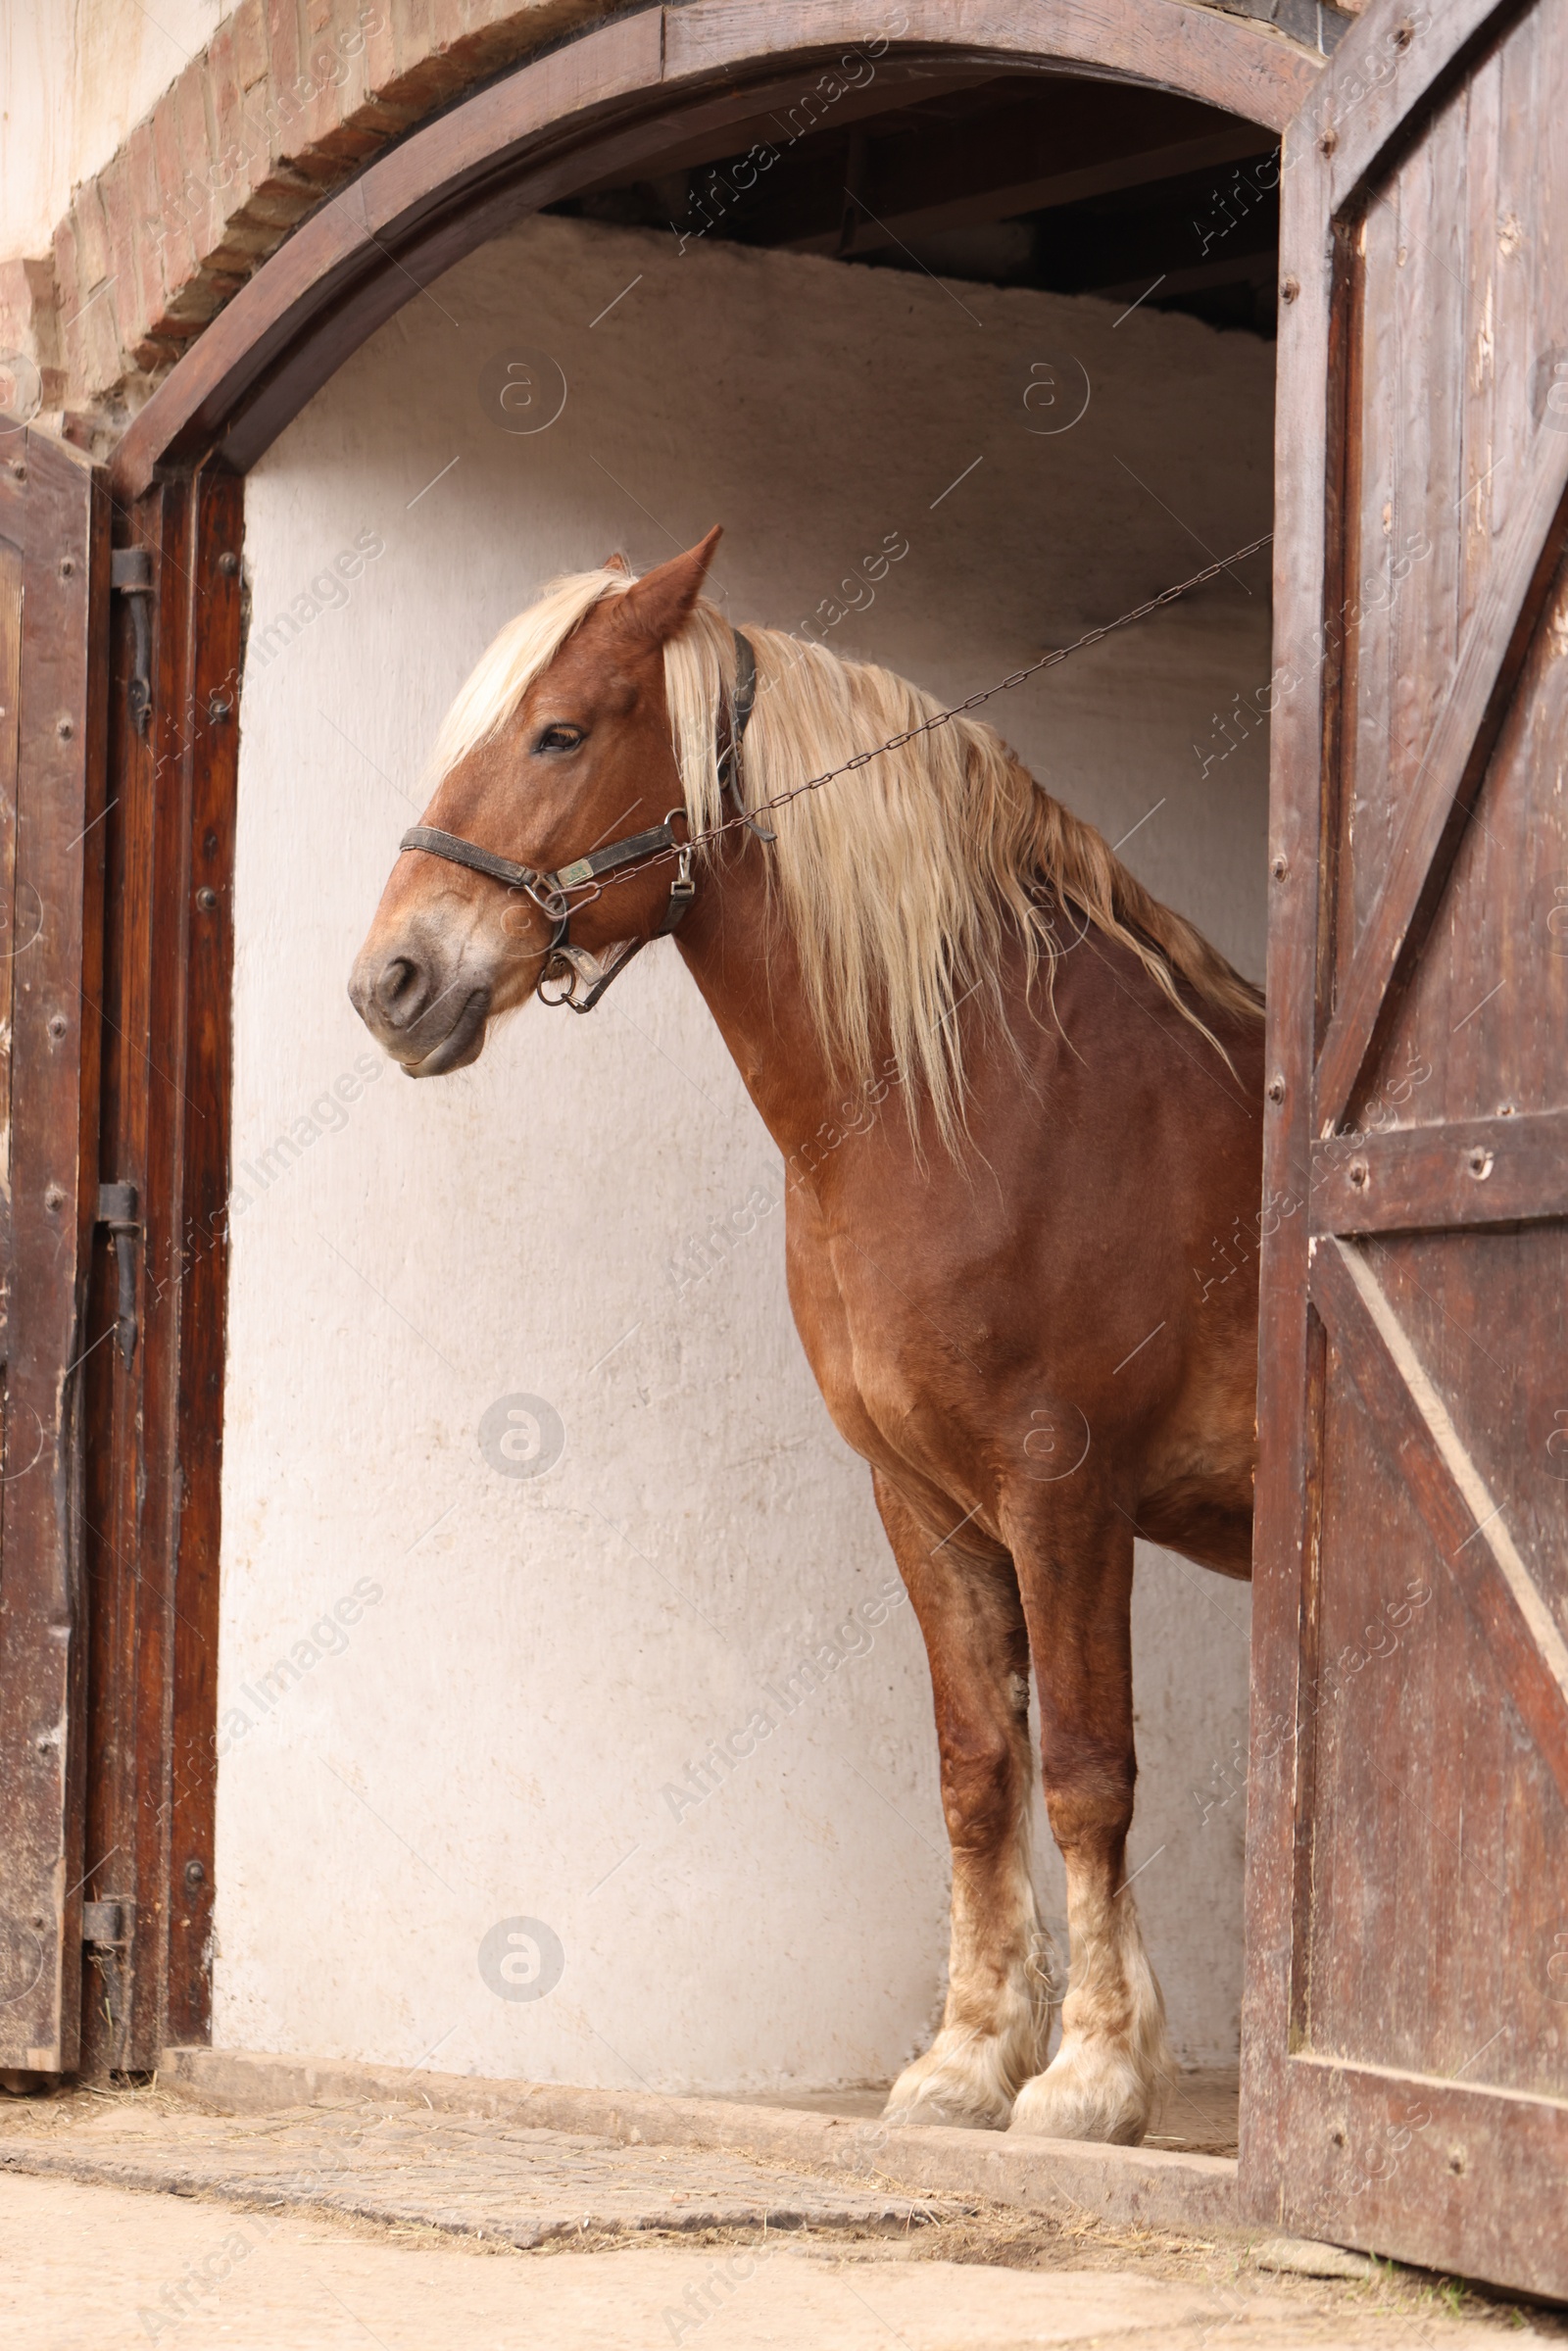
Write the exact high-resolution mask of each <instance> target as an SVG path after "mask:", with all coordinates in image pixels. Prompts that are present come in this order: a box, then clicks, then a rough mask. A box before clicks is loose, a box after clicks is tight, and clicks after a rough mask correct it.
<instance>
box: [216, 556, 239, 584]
mask: <svg viewBox="0 0 1568 2351" xmlns="http://www.w3.org/2000/svg"><path fill="white" fill-rule="evenodd" d="M218 568H219V570H220V571H221V573H222V575H223V577H224V578H225V579H232V578H233V576H234V574H235V572H236V571H237V570H238V569H239V557H238V556H237V555H228V554H224V555H221V556H220V557H219V559H218Z"/></svg>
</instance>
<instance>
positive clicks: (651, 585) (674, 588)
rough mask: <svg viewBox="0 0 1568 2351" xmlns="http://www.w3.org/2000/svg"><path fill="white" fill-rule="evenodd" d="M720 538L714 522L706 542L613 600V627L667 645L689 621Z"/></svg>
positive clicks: (653, 572)
mask: <svg viewBox="0 0 1568 2351" xmlns="http://www.w3.org/2000/svg"><path fill="white" fill-rule="evenodd" d="M721 536H722V533H721V532H720V530H719V527H718V524H717V523H716V522H715V523H714V525H713V527H712V529H711V531H710V532H709V534H708V536H707V538H706V539H700V540H699V541H698V543H697V545H696V546H695V547H688V549H687V550H686V553H685V554H684V555H676V556H671V557H670V560H669V562H668V563H661V564H660V566H659V568H658V570H657V571H645V572H644V573H643V576H642V578H641V579H640V580H638V582H637V584H636V586H635V587H631V588H628V589H627V590H626V593H625V595H624V596H617V597H615V598H614V599H613V606H614V620H615V625H616V627H617V628H620V629H623V630H625V631H626V632H627V633H628V634H629V635H632V636H635V637H640V638H641V639H643V641H644V642H645V643H647V644H651V645H665V644H667V643H668V642H669V639H670V638H671V637H673V636H675V635H677V634H678V633H679V631H680V630H681V629H682V628H684V627H685V625H686V622H687V621H688V620H689V619H690V618H691V614H692V607H693V606H694V605H695V604H696V602H697V599H698V597H699V596H700V595H701V593H702V587H703V581H704V580H705V579H706V578H707V576H708V566H709V564H710V563H711V562H712V560H713V550H714V548H715V547H716V546H717V545H718V542H719V539H720V537H721Z"/></svg>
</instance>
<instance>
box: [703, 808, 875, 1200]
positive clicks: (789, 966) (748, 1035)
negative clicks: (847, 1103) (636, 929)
mask: <svg viewBox="0 0 1568 2351" xmlns="http://www.w3.org/2000/svg"><path fill="white" fill-rule="evenodd" d="M764 854H765V853H764V852H763V851H762V849H761V848H760V845H759V844H758V843H756V842H753V841H747V842H746V843H745V845H744V847H743V848H741V849H740V850H739V851H738V852H732V853H731V854H730V855H729V856H727V857H725V858H724V859H723V860H722V862H721V863H719V864H717V865H716V866H714V867H711V868H710V870H709V871H708V872H707V874H706V875H705V876H704V878H703V880H702V881H701V882H700V883H699V885H698V892H697V901H696V904H695V905H694V906H693V907H692V910H691V912H690V913H689V914H688V915H687V916H686V919H685V921H684V922H683V923H682V924H681V926H680V929H679V930H678V931H677V933H676V934H675V939H676V945H677V946H678V947H679V949H680V953H681V955H682V958H683V960H684V961H685V964H686V967H687V969H688V970H689V971H690V972H691V975H692V977H693V978H694V979H695V980H696V982H697V985H698V987H699V988H700V989H701V990H702V993H703V999H704V1002H705V1003H706V1004H707V1005H708V1008H709V1010H710V1012H711V1014H712V1016H713V1018H714V1020H715V1021H716V1022H717V1024H718V1029H719V1033H720V1035H721V1036H722V1037H723V1040H724V1043H725V1044H726V1045H727V1046H728V1048H729V1051H730V1055H731V1058H732V1059H733V1060H734V1063H735V1066H736V1068H737V1069H738V1070H739V1071H740V1073H741V1077H742V1079H743V1080H744V1081H745V1085H746V1090H747V1092H748V1093H749V1094H750V1096H751V1098H752V1100H753V1102H755V1103H756V1104H757V1107H758V1109H759V1111H760V1114H761V1117H762V1120H763V1123H764V1124H765V1126H766V1127H767V1130H768V1132H769V1134H770V1135H771V1136H772V1138H773V1141H774V1142H775V1143H776V1144H777V1146H778V1148H779V1150H780V1151H782V1152H783V1154H784V1156H785V1158H786V1159H788V1158H789V1157H790V1156H791V1154H792V1153H793V1152H796V1151H800V1150H801V1149H802V1148H803V1146H804V1145H806V1144H807V1143H809V1141H810V1139H811V1137H812V1136H814V1135H815V1134H816V1132H817V1129H818V1128H819V1126H820V1125H821V1124H822V1122H823V1121H824V1120H825V1119H829V1118H830V1117H831V1114H832V1109H833V1104H834V1102H835V1101H836V1100H837V1097H838V1095H839V1094H841V1093H842V1092H843V1087H842V1085H838V1086H835V1083H834V1079H833V1075H832V1072H831V1070H830V1069H829V1068H828V1066H827V1063H826V1061H825V1059H824V1057H823V1054H822V1051H821V1047H820V1046H819V1044H818V1043H817V1038H816V1032H815V1029H814V1027H813V1025H812V1022H811V1018H810V1014H809V1011H808V1009H807V1005H806V999H805V992H804V990H803V987H802V984H801V976H800V968H799V964H798V962H797V959H796V955H795V950H794V943H793V941H792V940H791V939H790V936H789V933H788V930H787V928H786V926H785V925H784V923H783V922H782V920H781V918H780V916H779V912H778V909H777V906H776V905H775V906H769V904H768V893H767V881H766V876H765V873H764V871H763V866H762V858H763V856H764Z"/></svg>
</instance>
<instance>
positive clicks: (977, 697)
mask: <svg viewBox="0 0 1568 2351" xmlns="http://www.w3.org/2000/svg"><path fill="white" fill-rule="evenodd" d="M1273 537H1274V533H1273V532H1272V531H1271V530H1269V531H1265V532H1264V533H1263V535H1262V537H1261V538H1260V539H1253V540H1251V541H1250V544H1249V545H1248V546H1246V547H1239V548H1238V549H1237V550H1236V552H1235V554H1234V555H1228V556H1223V557H1221V558H1220V559H1219V560H1218V561H1216V562H1215V563H1209V564H1206V565H1205V566H1204V568H1203V569H1202V570H1201V571H1195V572H1194V573H1193V575H1192V578H1191V579H1184V580H1181V581H1179V582H1178V583H1177V585H1176V586H1175V587H1173V588H1162V589H1161V590H1160V592H1159V594H1158V595H1157V596H1151V597H1149V598H1148V599H1147V600H1146V601H1145V602H1144V603H1143V604H1135V605H1134V606H1133V608H1132V610H1131V612H1121V613H1119V614H1118V615H1117V617H1116V618H1115V619H1114V620H1106V621H1103V622H1102V624H1101V626H1100V627H1099V628H1091V629H1086V630H1085V631H1084V634H1083V635H1082V636H1081V637H1075V638H1074V639H1073V641H1072V643H1071V644H1070V645H1058V646H1056V647H1055V648H1054V650H1053V651H1052V652H1050V653H1043V654H1042V655H1041V656H1040V659H1039V660H1038V661H1030V662H1029V663H1028V664H1027V666H1026V667H1024V668H1022V669H1014V670H1013V671H1012V672H1011V673H1010V674H1009V675H1008V676H1006V677H1003V678H999V679H998V680H997V682H996V684H995V685H994V686H987V687H985V688H984V689H983V691H982V692H980V693H978V694H971V695H969V696H968V698H967V699H966V700H965V701H963V702H956V703H955V704H954V705H953V708H952V709H951V710H936V711H934V712H933V713H932V715H931V716H930V717H929V718H922V719H921V721H920V723H919V725H918V726H910V727H906V728H905V730H904V732H903V734H901V735H890V736H889V738H888V740H887V741H886V742H885V743H879V744H878V745H877V747H876V749H875V750H874V751H858V752H857V753H856V755H855V757H854V759H846V760H845V761H844V764H843V765H842V766H841V767H829V768H828V769H827V771H826V773H825V774H823V775H813V776H809V777H808V779H807V780H806V782H805V783H803V784H792V785H791V787H790V789H789V790H788V791H787V792H775V793H774V795H773V797H772V799H771V800H763V801H760V802H759V803H758V805H757V807H756V808H748V809H747V810H746V812H745V814H744V815H742V816H726V817H725V818H724V820H723V822H722V823H721V824H714V825H711V826H710V827H709V829H708V830H707V831H706V832H702V833H693V835H692V836H691V839H690V840H689V841H688V842H687V843H685V844H684V846H683V847H682V848H679V849H661V850H656V851H655V852H654V853H653V854H652V855H651V856H650V857H647V858H645V859H644V860H643V861H642V862H641V863H639V864H636V865H628V866H627V867H626V868H625V869H624V871H623V872H621V873H617V874H614V875H613V876H611V877H609V878H610V879H611V880H613V881H629V880H630V879H631V878H632V877H633V876H634V875H635V874H639V873H648V872H650V871H652V869H653V867H654V866H656V865H666V864H668V863H669V862H670V860H671V859H672V858H674V857H682V856H686V855H689V854H690V853H691V852H692V851H693V850H698V849H707V848H708V847H709V846H710V844H711V843H712V842H714V841H721V840H722V839H723V837H724V835H725V834H726V833H733V832H738V831H739V830H740V829H741V828H742V826H749V825H750V824H751V823H752V820H753V818H754V817H757V816H765V815H766V814H767V812H768V810H769V809H770V808H788V806H789V804H790V802H791V801H792V800H799V799H800V798H801V797H802V796H803V794H805V793H807V792H820V791H821V789H822V787H823V785H824V784H831V783H834V782H836V781H837V779H838V778H839V777H840V776H841V775H853V774H854V772H855V770H856V769H857V768H858V767H868V766H869V765H870V763H871V761H872V760H873V759H885V758H886V757H887V755H888V753H889V752H890V751H902V750H903V748H904V746H905V744H906V743H912V742H914V741H915V740H916V738H917V737H918V736H920V735H929V734H933V733H934V732H935V731H936V729H937V728H938V727H939V726H946V725H948V723H949V722H950V720H952V719H954V718H961V717H963V716H965V715H966V713H967V712H968V711H970V710H979V708H980V706H981V704H982V703H987V702H989V701H990V700H991V698H992V696H993V695H995V694H1006V693H1009V692H1010V691H1011V689H1012V688H1013V687H1014V686H1021V685H1023V684H1025V683H1026V682H1027V680H1028V679H1030V678H1031V677H1038V676H1039V675H1040V672H1041V671H1042V670H1043V669H1054V667H1055V666H1056V664H1057V662H1058V661H1067V660H1068V659H1069V657H1070V656H1071V655H1073V654H1075V653H1083V652H1084V651H1086V649H1087V648H1088V647H1089V646H1091V645H1098V644H1099V643H1100V641H1101V639H1102V638H1103V637H1109V636H1112V635H1113V634H1114V633H1115V631H1116V630H1117V629H1119V628H1127V627H1130V626H1131V624H1132V622H1133V621H1135V620H1146V619H1147V618H1148V617H1149V614H1150V613H1151V612H1158V611H1159V609H1160V607H1161V605H1166V604H1174V603H1175V602H1176V600H1177V598H1178V597H1180V596H1186V595H1188V594H1189V593H1190V592H1191V591H1192V590H1193V589H1194V588H1201V587H1203V586H1205V585H1206V583H1207V582H1208V581H1209V580H1211V579H1218V577H1219V575H1220V573H1221V572H1222V571H1228V570H1229V569H1230V567H1231V565H1232V564H1233V563H1245V562H1246V561H1247V559H1248V557H1249V556H1252V555H1257V554H1259V553H1260V552H1261V551H1262V549H1263V548H1265V547H1267V546H1268V545H1269V544H1270V543H1271V541H1272V539H1273ZM604 887H605V885H604V884H601V885H599V886H598V887H596V888H595V889H594V891H593V896H594V897H595V898H597V897H598V896H599V895H600V893H601V890H602V889H603V888H604ZM579 903H581V904H587V903H588V902H587V901H586V900H584V901H581V902H579Z"/></svg>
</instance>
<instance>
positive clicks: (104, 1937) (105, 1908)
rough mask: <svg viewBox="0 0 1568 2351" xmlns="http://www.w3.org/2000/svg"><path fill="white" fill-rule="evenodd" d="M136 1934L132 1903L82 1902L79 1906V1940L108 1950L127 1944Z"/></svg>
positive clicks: (134, 1907) (134, 1908)
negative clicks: (118, 1944) (116, 1945)
mask: <svg viewBox="0 0 1568 2351" xmlns="http://www.w3.org/2000/svg"><path fill="white" fill-rule="evenodd" d="M135 1932H136V1905H135V1903H134V1902H83V1904H82V1906H81V1939H82V1941H83V1942H84V1943H94V1944H97V1945H99V1946H101V1947H103V1948H106V1949H107V1948H110V1947H112V1946H113V1945H114V1944H116V1943H128V1942H129V1940H130V1938H131V1936H132V1935H134V1934H135Z"/></svg>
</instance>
